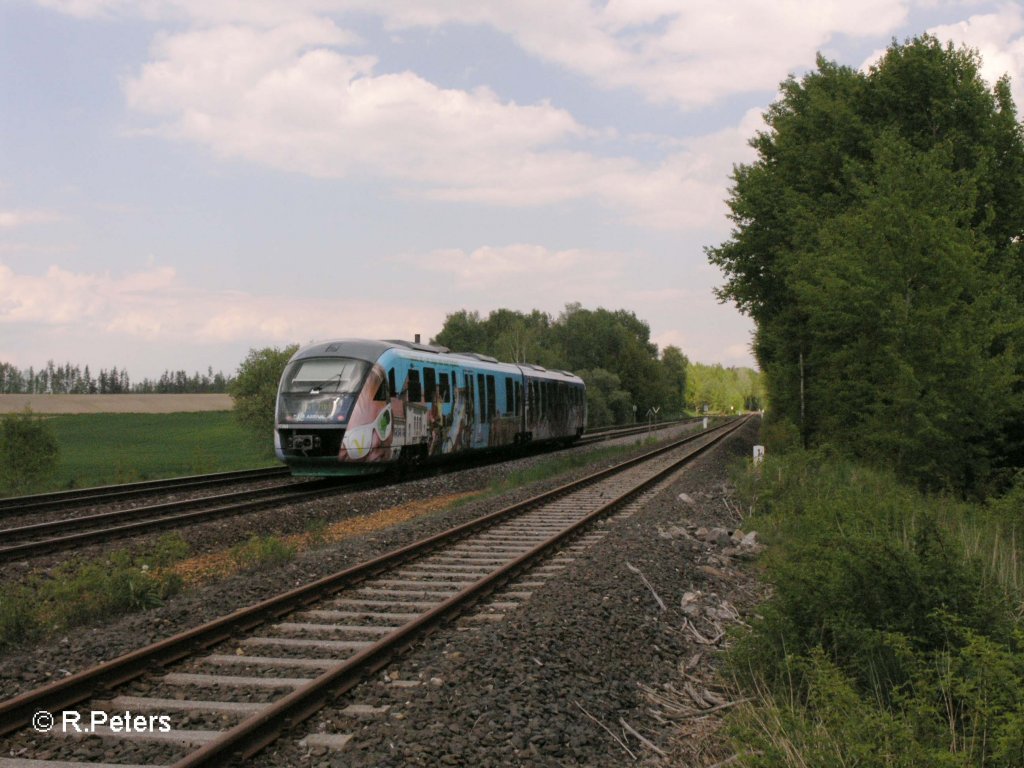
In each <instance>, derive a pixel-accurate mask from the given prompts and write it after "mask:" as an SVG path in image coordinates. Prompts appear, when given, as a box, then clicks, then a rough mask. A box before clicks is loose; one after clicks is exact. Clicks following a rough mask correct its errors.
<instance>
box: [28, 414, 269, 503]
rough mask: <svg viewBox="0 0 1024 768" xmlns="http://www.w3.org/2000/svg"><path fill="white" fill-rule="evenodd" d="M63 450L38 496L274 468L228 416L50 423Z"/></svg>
mask: <svg viewBox="0 0 1024 768" xmlns="http://www.w3.org/2000/svg"><path fill="white" fill-rule="evenodd" d="M46 420H47V423H48V424H49V425H50V426H52V427H53V430H54V433H55V434H56V436H57V441H58V443H59V445H60V456H59V459H58V464H57V469H56V471H55V473H54V475H53V476H52V477H51V478H50V479H49V480H47V481H44V483H45V484H44V485H42V486H39V487H37V488H35V489H34V490H35V491H38V492H45V491H54V490H62V489H65V488H84V487H87V486H93V485H109V484H113V483H130V482H134V481H138V480H153V479H156V478H162V477H176V476H179V475H195V474H205V473H208V472H226V471H229V470H233V469H250V468H253V467H264V466H272V465H274V464H275V463H276V462H275V460H274V458H273V454H272V448H271V445H270V437H269V436H268V437H267V441H266V443H265V444H264V445H257V443H256V440H255V439H254V438H253V436H252V435H251V434H250V433H249V432H247V431H245V430H244V429H242V427H240V426H239V425H238V423H237V422H236V421H235V419H234V417H233V416H232V414H231V412H230V411H212V412H207V413H89V414H74V415H60V416H51V417H47V419H46Z"/></svg>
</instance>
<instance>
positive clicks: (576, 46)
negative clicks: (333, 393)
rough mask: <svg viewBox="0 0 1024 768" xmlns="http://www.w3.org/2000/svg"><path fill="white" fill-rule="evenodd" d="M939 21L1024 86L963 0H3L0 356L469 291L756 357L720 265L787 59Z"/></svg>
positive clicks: (807, 62)
mask: <svg viewBox="0 0 1024 768" xmlns="http://www.w3.org/2000/svg"><path fill="white" fill-rule="evenodd" d="M925 31H929V32H932V33H934V34H936V35H937V36H938V37H940V39H943V40H952V41H954V42H955V43H956V44H958V45H959V44H967V45H969V46H971V47H973V48H976V49H977V50H978V51H979V52H980V53H981V55H982V57H983V60H984V69H983V74H984V76H985V77H986V78H987V79H989V80H990V81H992V82H994V80H995V79H996V78H998V77H999V76H1001V75H1002V74H1009V75H1010V76H1011V78H1013V93H1014V96H1015V98H1016V101H1017V103H1018V105H1019V104H1022V103H1024V90H1022V87H1021V84H1022V83H1024V8H1022V5H1021V4H1020V3H1018V2H982V1H980V0H963V1H961V2H952V1H946V0H906V1H904V2H899V1H898V0H861V1H860V2H857V3H851V2H849V0H835V1H834V2H833V1H831V0H820V1H818V2H807V1H806V0H802V1H799V2H795V1H794V2H790V1H789V0H759V1H755V0H719V1H718V2H714V3H712V2H693V1H687V0H602V1H597V0H595V1H594V2H587V1H586V0H558V2H552V0H501V1H498V0H495V1H494V2H487V0H247V2H236V1H235V0H35V1H31V0H0V361H2V362H8V363H11V364H13V365H16V366H18V367H20V368H28V367H29V366H35V367H37V368H38V367H39V366H41V365H45V364H46V361H48V360H54V361H55V362H56V363H58V364H61V363H63V362H71V363H74V364H78V365H81V366H83V367H84V366H85V365H89V366H90V367H91V369H92V370H93V371H97V370H99V369H100V368H110V367H113V366H115V365H116V366H117V367H119V368H126V369H127V370H128V371H129V373H130V375H131V376H132V378H133V380H140V379H142V378H144V377H150V378H153V377H158V376H159V375H160V373H161V372H163V371H164V370H167V369H170V370H179V369H185V370H187V371H190V372H191V371H194V370H199V371H205V370H206V369H207V368H208V367H212V368H213V369H214V371H223V372H225V373H232V372H234V371H235V370H236V369H237V367H238V364H239V363H240V362H241V361H242V359H243V358H244V357H245V355H246V353H247V352H248V350H249V349H251V348H261V347H267V346H283V345H285V344H288V343H292V342H297V343H307V342H310V341H314V340H322V339H327V338H339V337H367V338H408V339H411V338H412V337H413V335H414V334H416V333H419V334H421V336H422V337H423V339H424V340H427V339H429V338H430V337H432V336H434V335H435V334H437V333H438V332H439V331H440V330H441V327H442V325H443V323H444V320H445V317H446V315H447V314H449V313H451V312H455V311H457V310H460V309H467V310H471V311H472V310H475V311H478V312H480V313H481V315H483V316H486V315H487V313H488V312H490V311H492V310H494V309H498V308H502V307H504V308H509V309H514V310H521V311H523V312H529V311H531V310H533V309H540V310H542V311H545V312H548V313H550V314H552V315H553V316H555V317H557V315H558V314H559V313H560V312H561V311H563V310H564V308H565V306H566V304H568V303H570V302H579V303H581V304H582V305H583V306H584V307H587V308H591V309H594V308H597V307H605V308H608V309H627V310H630V311H633V312H635V313H636V315H637V316H638V317H640V318H641V319H643V320H645V321H646V322H647V323H648V324H649V325H650V328H651V339H652V340H653V341H654V342H655V343H657V344H658V345H659V347H660V348H664V347H665V346H667V345H670V344H671V345H675V346H677V347H679V348H680V349H682V351H683V352H684V353H685V354H686V355H687V356H688V357H689V358H690V359H691V360H695V361H700V362H704V363H722V364H723V365H754V360H753V356H752V354H751V351H750V342H751V334H752V332H753V325H752V323H751V322H750V320H749V319H748V318H746V317H744V316H742V315H740V314H739V313H738V312H737V311H736V309H735V308H734V307H733V306H732V305H731V304H720V303H719V302H718V301H717V299H716V298H715V295H714V288H715V287H716V286H718V285H721V283H722V281H723V278H722V275H721V274H720V273H719V272H718V270H717V269H716V268H714V267H712V266H710V265H709V264H708V263H707V260H706V257H705V254H704V248H705V247H706V246H709V245H711V246H713V245H717V244H720V243H721V242H723V241H724V240H726V239H727V238H728V237H729V232H730V221H729V219H728V217H727V213H728V208H727V206H726V203H725V200H726V199H727V197H728V193H729V185H730V179H729V176H730V173H731V171H732V168H733V165H734V164H736V163H744V162H751V161H752V160H753V159H754V155H753V150H751V149H750V147H749V146H748V141H749V139H750V138H751V137H752V136H754V134H755V132H756V131H758V130H759V129H761V128H763V125H764V124H763V122H762V118H761V115H762V113H763V112H764V110H765V109H766V108H767V107H768V106H769V105H770V104H771V103H772V102H773V101H774V100H775V99H776V98H777V96H778V86H779V83H780V82H781V81H783V80H784V79H785V78H786V77H787V76H789V75H795V76H797V77H799V76H800V75H801V74H803V73H806V72H808V71H809V70H811V69H813V67H814V65H815V57H816V55H817V54H818V53H821V54H822V55H824V56H825V57H826V58H828V59H831V60H834V61H838V62H840V63H842V64H846V65H850V66H855V67H862V68H866V67H868V66H870V64H871V62H873V61H875V60H877V58H878V56H879V55H880V54H881V53H882V52H883V51H884V49H885V47H886V46H887V45H888V44H889V43H890V42H891V41H892V40H893V39H897V40H901V41H902V40H905V39H907V38H909V37H912V36H914V35H918V34H921V33H923V32H925Z"/></svg>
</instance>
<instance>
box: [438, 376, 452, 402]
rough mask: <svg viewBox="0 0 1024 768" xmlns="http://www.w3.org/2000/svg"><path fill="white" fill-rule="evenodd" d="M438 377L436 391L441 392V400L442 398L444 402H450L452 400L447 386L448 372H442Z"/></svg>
mask: <svg viewBox="0 0 1024 768" xmlns="http://www.w3.org/2000/svg"><path fill="white" fill-rule="evenodd" d="M438 378H439V381H440V386H439V389H438V391H439V392H440V393H441V400H443V401H444V402H446V403H450V402H451V401H452V391H451V389H450V388H449V387H448V374H447V373H442V374H440V375H439V377H438Z"/></svg>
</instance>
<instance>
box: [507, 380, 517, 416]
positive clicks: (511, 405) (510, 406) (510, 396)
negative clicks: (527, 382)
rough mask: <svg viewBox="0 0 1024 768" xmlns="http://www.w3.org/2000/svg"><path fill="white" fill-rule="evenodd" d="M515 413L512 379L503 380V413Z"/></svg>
mask: <svg viewBox="0 0 1024 768" xmlns="http://www.w3.org/2000/svg"><path fill="white" fill-rule="evenodd" d="M515 412H516V398H515V385H514V384H513V383H512V379H505V413H515Z"/></svg>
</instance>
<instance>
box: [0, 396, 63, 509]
mask: <svg viewBox="0 0 1024 768" xmlns="http://www.w3.org/2000/svg"><path fill="white" fill-rule="evenodd" d="M58 452H59V451H58V446H57V438H56V437H55V436H54V434H53V430H52V429H50V427H49V425H48V424H47V423H46V422H45V421H44V420H43V419H40V418H38V417H36V416H34V415H33V414H32V411H31V410H30V409H29V408H27V407H26V408H25V410H23V411H22V412H21V413H9V414H6V415H5V416H3V417H2V418H0V491H3V492H4V493H11V494H14V493H24V492H26V491H27V490H29V489H30V488H31V487H32V485H33V484H34V483H35V482H36V480H38V479H39V478H40V477H41V476H42V475H43V474H45V473H46V472H49V471H52V470H53V468H54V467H55V466H56V465H57V454H58Z"/></svg>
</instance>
